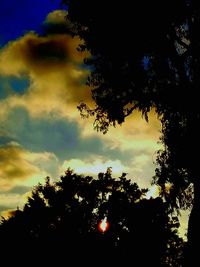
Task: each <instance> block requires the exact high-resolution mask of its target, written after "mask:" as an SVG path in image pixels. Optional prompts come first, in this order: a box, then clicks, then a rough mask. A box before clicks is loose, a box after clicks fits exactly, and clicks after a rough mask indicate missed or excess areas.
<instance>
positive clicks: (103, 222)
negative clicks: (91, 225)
mask: <svg viewBox="0 0 200 267" xmlns="http://www.w3.org/2000/svg"><path fill="white" fill-rule="evenodd" d="M109 226H110V225H109V222H108V221H107V218H106V217H105V218H104V219H103V220H101V221H100V222H99V224H98V230H99V231H100V232H102V233H105V232H106V231H107V230H108V229H109Z"/></svg>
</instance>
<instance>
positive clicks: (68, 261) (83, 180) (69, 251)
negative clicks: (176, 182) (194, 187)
mask: <svg viewBox="0 0 200 267" xmlns="http://www.w3.org/2000/svg"><path fill="white" fill-rule="evenodd" d="M147 191H148V190H147V189H140V188H139V187H138V185H137V184H136V183H132V182H131V181H130V180H128V179H127V178H126V174H125V173H123V174H122V175H121V177H119V178H113V177H112V173H111V169H108V170H107V172H106V173H99V175H98V178H97V179H95V178H93V177H90V176H82V175H78V174H75V173H74V172H73V171H72V170H70V169H68V170H67V171H66V172H65V175H64V176H61V177H60V179H59V180H58V181H57V182H51V180H50V178H49V177H47V178H46V182H45V184H44V185H42V184H38V185H37V186H35V187H34V189H33V190H32V193H31V196H30V197H29V198H28V200H27V203H26V204H25V205H24V207H23V209H22V210H19V209H17V210H15V211H13V212H12V214H11V216H10V217H9V218H8V219H5V218H3V219H2V222H1V225H0V239H1V244H3V246H2V253H4V252H6V253H8V254H10V255H15V256H13V257H10V258H8V262H10V263H11V261H14V262H15V263H17V264H19V263H26V262H27V263H28V262H31V263H32V264H39V266H40V265H44V266H48V265H50V266H51V265H54V264H55V266H73V265H74V266H76V265H78V264H80V263H81V265H85V264H87V265H89V266H92V265H96V264H97V265H98V264H108V263H111V264H112V266H114V264H115V265H118V264H120V265H121V264H123V266H128V265H130V266H154V267H156V266H162V267H164V266H165V267H167V266H173V267H176V266H177V267H180V266H182V260H183V248H184V242H183V240H182V239H181V238H180V237H179V236H178V234H177V230H178V227H179V222H178V218H177V217H176V216H172V215H171V214H170V211H169V208H168V204H167V203H164V202H163V200H162V199H161V198H159V197H158V198H155V199H154V198H151V199H146V198H145V195H146V193H147ZM103 219H104V220H107V222H108V223H109V228H108V230H107V231H105V232H101V231H99V227H98V225H99V223H100V222H101V220H103ZM2 255H3V254H2Z"/></svg>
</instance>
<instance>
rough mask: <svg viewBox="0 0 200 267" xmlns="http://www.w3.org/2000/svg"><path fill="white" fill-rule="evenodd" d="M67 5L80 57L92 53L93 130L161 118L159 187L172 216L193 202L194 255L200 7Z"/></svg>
mask: <svg viewBox="0 0 200 267" xmlns="http://www.w3.org/2000/svg"><path fill="white" fill-rule="evenodd" d="M63 2H65V3H66V4H67V6H68V18H69V19H70V20H71V22H72V23H73V24H74V27H73V30H72V34H74V35H79V36H80V38H81V39H83V40H84V44H83V45H81V46H80V47H79V49H80V50H85V49H87V50H88V51H90V53H91V57H90V58H88V59H86V60H85V63H86V64H88V65H89V66H90V67H91V74H90V76H89V78H88V84H89V85H90V86H91V87H92V95H93V99H94V100H95V102H96V106H95V108H94V109H90V108H89V107H88V106H87V105H86V104H84V103H81V104H80V106H79V110H80V111H81V114H82V115H83V116H85V117H87V116H94V128H96V129H97V130H99V131H102V132H103V133H106V132H107V130H108V128H109V126H111V125H113V126H115V125H116V123H119V124H121V123H123V122H124V120H125V118H126V116H129V115H130V114H131V113H132V112H133V111H134V110H139V111H141V112H142V115H143V116H144V117H145V118H146V120H148V112H149V111H150V110H151V109H152V108H153V109H154V110H155V111H156V113H157V115H158V118H159V119H160V120H161V122H162V134H163V135H162V137H161V141H162V142H163V144H164V150H163V151H159V153H158V159H157V163H158V168H157V170H156V176H155V178H154V182H155V183H157V184H159V185H160V186H161V188H162V189H163V192H162V193H163V195H165V197H166V198H167V200H168V201H170V202H171V205H172V207H173V208H177V209H179V208H186V207H188V205H190V204H191V200H192V199H193V200H194V201H193V202H194V205H193V210H192V212H191V216H190V222H189V230H188V240H189V247H190V250H191V251H195V250H196V249H195V241H196V240H199V239H200V230H199V227H197V225H198V224H199V223H200V182H199V170H198V157H197V156H196V153H194V151H195V150H196V151H199V150H200V142H199V134H200V132H199V129H198V127H197V125H198V124H199V122H200V109H199V103H198V91H199V87H200V76H199V73H200V49H199V47H200V36H199V29H200V6H199V4H198V1H197V0H177V1H172V0H168V1H144V0H141V1H135V2H134V4H133V3H132V2H130V1H128V0H125V1H123V3H120V4H117V3H116V2H115V1H109V2H108V1H105V0H101V1H100V0H97V1H92V0H85V1H81V0H65V1H63ZM194 148H195V150H194ZM169 186H170V190H166V187H167V188H168V189H169ZM192 188H194V190H193V189H192ZM193 194H194V197H193ZM197 255H198V253H197ZM193 256H194V255H193Z"/></svg>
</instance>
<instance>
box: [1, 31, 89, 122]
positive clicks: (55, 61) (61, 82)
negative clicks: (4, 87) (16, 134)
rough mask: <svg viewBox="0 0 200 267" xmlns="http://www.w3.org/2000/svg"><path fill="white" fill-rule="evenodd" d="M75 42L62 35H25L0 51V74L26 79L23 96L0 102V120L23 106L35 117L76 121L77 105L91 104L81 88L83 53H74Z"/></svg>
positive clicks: (84, 86) (83, 71) (82, 87)
mask: <svg viewBox="0 0 200 267" xmlns="http://www.w3.org/2000/svg"><path fill="white" fill-rule="evenodd" d="M79 43H80V40H79V39H78V38H72V37H70V36H68V35H66V34H65V35H62V34H59V35H50V36H46V37H40V36H38V35H36V34H35V33H28V34H26V35H25V36H23V37H22V38H20V39H18V40H16V41H13V42H10V43H9V44H8V45H7V46H5V47H4V48H2V49H1V50H0V75H1V76H2V77H5V76H7V77H11V78H12V77H13V76H14V77H17V78H18V79H19V80H21V79H27V78H28V79H29V80H30V85H29V87H28V88H27V90H24V94H23V95H11V96H10V97H7V98H6V99H3V100H1V101H0V106H1V107H2V108H1V113H0V117H1V118H6V113H8V112H9V110H10V109H12V108H14V107H24V108H26V109H27V110H28V111H29V113H30V114H31V115H32V116H35V117H36V116H45V115H46V114H48V113H50V112H51V113H53V114H54V115H55V116H64V117H67V118H71V119H74V118H77V117H78V116H79V114H78V111H76V110H77V109H76V106H77V105H78V104H79V102H80V101H82V100H84V101H87V100H88V101H91V95H90V88H88V87H87V86H86V85H85V80H86V77H87V75H88V70H86V69H84V68H82V67H81V64H82V63H83V58H84V57H85V56H86V54H84V53H83V54H82V53H79V52H78V51H77V50H76V47H77V46H78V44H79ZM11 78H10V79H11ZM12 79H13V78H12ZM2 110H3V111H2ZM73 111H74V112H73Z"/></svg>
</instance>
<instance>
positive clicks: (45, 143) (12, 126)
mask: <svg viewBox="0 0 200 267" xmlns="http://www.w3.org/2000/svg"><path fill="white" fill-rule="evenodd" d="M65 15H66V13H65V11H64V10H63V9H62V7H61V6H60V0H42V1H41V0H34V1H29V0H12V1H7V0H1V6H0V25H1V27H0V213H1V214H3V215H5V214H6V212H7V211H9V210H11V209H13V208H16V207H17V206H18V207H22V205H23V203H24V202H25V201H26V198H27V195H28V194H29V192H30V190H31V188H32V187H33V186H34V185H36V184H37V183H38V182H43V181H44V178H45V177H46V176H50V177H51V178H52V179H54V180H56V179H57V178H58V177H59V176H60V175H61V174H63V173H64V171H65V170H66V169H67V168H68V167H71V168H72V169H74V170H75V171H76V172H77V173H82V174H92V175H94V176H95V175H97V174H98V172H100V171H105V170H106V169H107V167H112V168H113V175H115V176H117V175H120V174H121V173H122V172H126V173H128V177H129V178H130V179H132V180H133V181H135V182H137V183H138V184H139V185H140V186H141V187H148V186H149V185H150V182H151V178H152V176H153V174H154V168H155V166H154V165H153V161H154V160H155V153H156V150H158V149H159V148H160V145H159V144H158V140H159V135H160V133H159V131H160V124H159V122H158V120H157V119H156V116H155V114H153V113H152V114H150V120H149V123H147V122H145V121H144V120H143V119H142V118H141V115H140V114H138V113H135V114H133V115H132V116H131V117H129V118H127V120H126V122H125V123H124V124H123V125H122V126H118V127H116V128H112V129H110V131H109V132H108V133H107V134H106V135H103V134H101V133H97V132H95V131H94V130H93V125H92V119H89V120H83V119H81V118H80V114H79V113H78V110H77V105H78V104H79V103H80V102H81V101H85V102H86V103H87V104H89V105H90V106H92V105H93V103H92V100H91V93H90V88H88V87H87V86H86V85H85V80H86V77H87V75H88V70H87V69H86V68H85V67H84V65H83V59H84V57H88V56H89V54H87V53H85V54H80V53H79V52H78V51H77V50H76V47H77V46H78V44H80V42H81V41H80V40H79V39H78V38H72V37H70V36H69V35H68V34H66V32H67V28H68V27H69V25H68V23H67V22H66V20H65ZM94 38H95V36H94ZM183 225H184V228H185V227H186V222H185V221H184V223H183Z"/></svg>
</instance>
